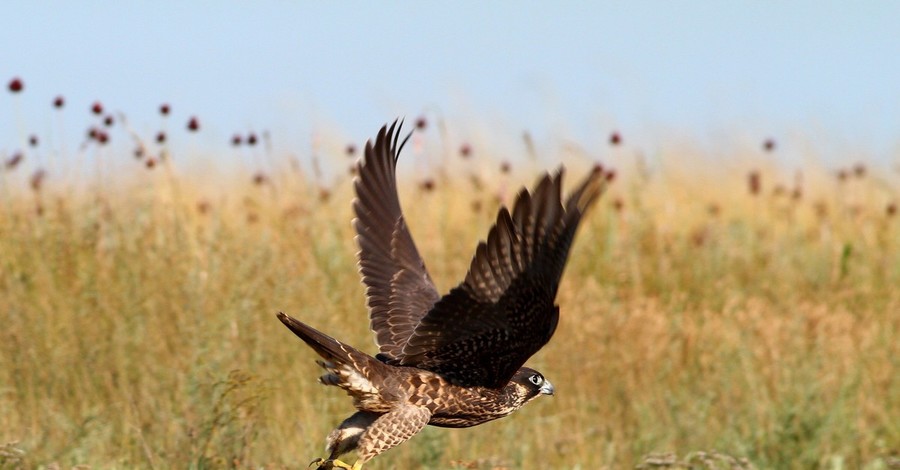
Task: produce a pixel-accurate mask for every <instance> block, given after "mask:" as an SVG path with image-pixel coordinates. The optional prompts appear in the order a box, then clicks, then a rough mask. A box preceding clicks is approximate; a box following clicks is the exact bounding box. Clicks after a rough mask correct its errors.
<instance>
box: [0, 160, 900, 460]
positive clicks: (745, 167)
mask: <svg viewBox="0 0 900 470" xmlns="http://www.w3.org/2000/svg"><path fill="white" fill-rule="evenodd" d="M620 157H621V158H620V160H622V161H621V162H619V163H620V164H621V168H623V169H624V170H625V172H624V173H625V174H624V175H623V177H622V178H620V180H619V181H617V182H616V184H615V185H614V188H613V190H612V192H611V194H609V195H608V196H606V197H605V198H604V199H603V200H602V202H601V203H600V204H599V206H598V207H597V208H596V210H595V211H594V212H593V214H592V215H591V217H590V218H589V221H588V222H587V224H586V226H585V227H583V230H581V232H580V235H579V238H578V240H577V243H576V246H575V249H574V252H573V254H572V259H571V262H570V265H569V268H568V270H567V272H566V275H565V276H564V278H563V284H562V287H561V290H560V295H559V303H560V304H561V306H562V312H563V316H562V322H561V325H560V328H559V330H558V331H557V334H556V336H555V338H554V339H553V341H552V342H551V343H550V345H548V347H547V348H545V349H544V350H543V351H541V352H540V353H539V354H538V355H537V356H535V357H534V358H533V359H532V361H531V363H530V364H531V365H533V366H535V367H537V368H539V369H540V370H541V371H542V372H544V373H545V375H547V376H548V377H549V378H550V380H552V381H553V382H554V384H555V385H556V387H557V390H558V394H557V396H556V397H555V398H553V399H542V400H538V401H537V402H535V403H533V404H531V405H529V406H528V407H526V408H525V409H524V410H522V411H520V412H519V413H517V414H515V415H513V416H512V417H509V418H506V419H503V420H500V421H497V422H494V423H490V424H487V425H483V426H479V427H476V428H472V429H469V430H446V429H435V428H428V429H426V431H425V432H423V433H422V435H420V436H418V437H416V438H415V439H414V440H413V441H412V442H411V443H409V444H407V445H404V446H401V447H400V448H397V449H395V450H393V451H391V452H390V453H388V454H385V455H384V456H383V457H381V458H379V459H376V460H375V461H373V462H372V463H371V464H370V465H369V466H368V467H371V468H372V469H373V470H376V469H386V468H425V467H428V468H448V467H449V468H485V469H488V468H523V469H539V468H549V467H555V468H581V469H596V468H628V467H634V466H637V465H642V468H760V469H763V468H788V469H793V468H797V469H801V468H803V469H805V468H867V469H881V468H892V467H891V466H893V468H897V466H898V465H900V464H898V454H900V367H898V366H900V341H898V340H897V338H898V335H900V314H898V312H900V289H898V286H900V216H896V215H895V216H888V215H887V214H886V212H885V207H886V205H887V204H888V203H889V202H890V201H892V200H893V201H896V200H897V196H898V193H897V189H896V188H897V186H896V181H895V180H896V178H895V177H893V178H894V179H893V180H891V178H892V176H891V175H889V174H883V175H879V174H877V172H876V171H873V170H870V171H869V173H868V174H866V175H863V176H861V177H854V176H851V177H849V178H848V179H847V180H846V181H843V182H840V181H837V180H836V179H835V178H834V177H833V175H830V174H827V173H826V172H824V171H822V170H817V169H816V168H808V169H806V170H805V171H806V172H807V177H806V184H805V186H804V187H803V194H802V195H801V198H800V199H793V198H792V197H791V195H790V194H789V193H785V194H783V195H775V194H772V188H771V187H769V186H767V185H768V183H769V182H770V181H773V180H776V179H778V178H780V175H779V173H778V171H777V170H775V169H766V170H764V171H763V172H762V175H761V177H762V182H763V184H764V186H763V188H764V189H763V192H762V194H760V195H757V196H752V195H750V194H748V191H747V184H746V181H745V178H746V174H747V171H749V169H751V168H754V167H755V163H754V162H753V161H752V158H748V160H749V163H747V164H735V165H734V168H731V169H722V170H720V171H718V172H712V171H700V168H701V166H702V165H701V164H700V162H697V164H696V165H693V168H692V165H691V164H690V163H688V164H684V163H683V160H684V159H683V158H682V159H681V160H682V161H681V163H679V165H678V166H677V167H671V168H669V167H667V166H666V165H665V162H662V163H660V164H658V165H656V166H655V167H654V169H653V171H651V172H644V171H642V170H641V169H640V168H639V167H638V168H637V169H634V170H629V166H628V162H627V156H621V155H620ZM409 158H413V157H412V156H409ZM478 158H485V157H483V156H482V157H478ZM581 163H584V162H581ZM759 166H762V167H764V165H759ZM572 167H573V168H572V171H571V173H573V174H578V173H579V170H583V169H584V168H585V167H586V165H584V164H581V165H580V166H579V164H578V163H577V162H576V163H574V164H573V165H572ZM458 170H459V169H458V168H456V167H455V166H451V167H450V169H448V171H446V172H444V173H441V172H438V173H437V174H438V175H444V176H438V177H437V178H436V188H435V189H434V191H426V190H424V189H421V188H420V187H418V186H414V184H413V183H415V182H414V181H413V180H412V178H409V177H406V178H405V181H406V182H407V183H408V184H407V185H406V186H405V189H406V191H404V193H403V195H404V198H403V199H404V200H405V206H406V208H407V214H408V218H409V220H410V224H411V226H412V230H413V232H414V234H415V235H416V237H417V239H418V240H419V243H420V249H421V251H423V253H424V256H425V257H426V261H428V263H429V267H430V269H431V271H432V274H433V275H434V277H435V279H436V280H437V282H438V284H439V286H441V287H442V288H444V289H446V288H449V287H450V286H451V285H452V284H453V283H454V282H455V281H456V280H458V279H460V278H461V277H462V275H463V273H464V270H465V269H466V267H467V263H468V259H469V256H470V255H471V252H472V249H473V248H474V246H475V242H476V241H477V240H478V239H479V237H481V236H482V235H483V234H484V233H486V229H487V227H488V224H489V222H490V219H491V217H492V213H493V211H494V209H495V208H496V202H495V199H496V198H495V195H496V194H497V188H501V187H502V188H507V189H506V190H505V191H506V193H505V194H506V196H507V197H508V196H509V188H512V187H515V186H517V185H518V184H520V183H529V184H530V182H531V180H532V179H533V176H534V174H535V172H534V171H532V170H530V169H529V170H522V171H519V172H514V173H513V174H512V175H499V174H498V175H494V176H490V177H485V178H483V181H482V182H481V184H482V189H475V188H473V187H472V186H471V181H470V180H469V179H468V178H466V177H462V176H459V177H448V176H446V174H461V173H462V172H460V171H458ZM144 173H145V174H142V175H140V176H138V177H137V179H136V180H134V181H132V182H131V183H119V184H113V183H111V182H109V181H108V180H107V181H106V182H105V183H103V184H102V185H99V186H96V187H94V188H93V189H89V190H84V191H74V190H66V189H63V188H62V187H59V188H54V187H52V186H51V185H45V187H44V188H43V189H42V190H41V191H40V193H39V197H40V204H41V207H42V213H41V214H40V215H38V214H37V213H36V211H35V207H36V206H35V205H36V200H35V197H36V195H35V194H34V193H32V192H31V191H30V190H28V189H22V190H19V189H18V188H26V186H25V185H15V186H14V185H13V183H12V180H11V178H12V176H11V175H12V172H7V173H6V178H7V179H6V180H4V182H3V183H2V184H3V192H2V193H0V197H2V199H0V211H2V216H0V324H2V327H0V444H4V443H8V444H6V445H4V446H0V468H37V467H43V468H50V467H52V466H54V465H58V466H59V467H60V468H71V467H73V466H77V465H87V466H90V467H92V468H137V467H140V468H170V467H174V468H187V467H190V468H221V467H241V468H245V467H246V468H249V467H254V468H260V467H265V468H286V467H290V468H301V467H304V466H305V464H306V463H307V462H308V461H309V460H311V459H312V458H314V457H317V456H320V454H321V450H322V446H323V441H324V436H325V435H326V434H327V433H328V431H329V430H330V429H331V428H332V427H333V426H334V425H335V424H337V423H338V422H339V421H340V420H341V419H343V418H344V417H345V416H346V415H348V414H349V413H350V412H351V405H350V401H349V400H348V399H347V398H346V397H345V396H344V395H343V394H342V393H340V391H338V390H335V389H325V388H323V387H321V386H319V385H318V384H316V382H315V378H316V377H317V376H318V374H319V371H318V370H317V368H316V366H315V364H314V363H313V359H314V355H313V353H312V352H311V351H310V350H309V349H308V348H306V347H305V346H304V345H302V344H301V343H300V342H299V341H296V338H294V337H293V335H291V334H290V333H289V332H288V331H286V330H285V329H284V327H283V326H282V325H281V324H280V323H279V322H278V321H277V320H276V319H275V317H274V313H275V312H276V311H279V310H283V311H285V312H288V313H290V314H292V315H294V316H297V317H299V318H302V319H304V320H306V321H308V322H310V323H311V324H313V325H315V326H317V327H319V328H321V329H323V330H324V331H326V332H330V333H332V334H334V335H336V336H337V337H339V338H341V339H343V340H345V341H347V342H349V343H351V344H355V345H358V346H361V347H363V348H368V349H369V350H370V351H371V350H372V349H373V348H372V347H371V344H372V339H371V335H370V334H369V333H368V331H367V324H366V321H365V310H364V300H363V289H362V287H361V285H360V284H359V278H358V275H357V272H356V269H355V257H354V253H355V247H354V245H353V242H352V233H351V228H350V224H349V220H350V210H349V201H350V197H351V194H350V186H349V184H348V182H347V181H346V180H343V181H342V182H339V183H338V184H336V185H335V186H333V187H330V188H329V191H330V195H331V197H330V198H328V199H327V200H325V201H323V200H322V199H321V197H320V196H321V194H320V188H319V187H318V186H317V183H315V182H314V181H312V180H313V179H314V178H309V177H306V176H304V175H303V174H301V173H299V172H296V171H290V170H286V171H284V172H281V173H280V176H277V177H274V178H270V179H268V180H266V181H263V182H262V184H260V185H254V184H252V183H251V181H247V182H246V184H244V181H243V180H242V181H240V182H236V181H234V180H229V181H227V182H228V183H231V184H225V185H222V186H220V188H219V189H209V190H205V191H201V190H199V189H197V188H200V187H203V185H202V184H206V185H207V186H208V185H209V184H210V181H198V180H197V179H196V178H191V177H188V176H179V177H175V176H174V175H173V174H170V175H168V176H166V175H165V173H164V172H160V171H158V170H157V171H156V172H149V173H148V172H144ZM520 173H521V175H528V176H521V175H519V174H520ZM488 174H490V173H488ZM517 175H519V176H517ZM246 179H247V180H250V178H249V177H248V178H246ZM200 180H202V178H201V179H200ZM891 181H893V182H891ZM201 183H202V184H201ZM212 183H213V184H215V183H221V182H219V181H216V182H212ZM60 186H62V185H60ZM413 195H414V196H415V197H413ZM476 200H477V201H479V204H480V207H481V209H480V211H474V210H473V202H474V201H476ZM677 455H681V456H683V457H677Z"/></svg>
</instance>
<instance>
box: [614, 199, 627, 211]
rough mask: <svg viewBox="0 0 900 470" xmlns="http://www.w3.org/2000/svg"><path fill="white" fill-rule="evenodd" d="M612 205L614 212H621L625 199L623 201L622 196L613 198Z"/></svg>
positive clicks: (623, 208)
mask: <svg viewBox="0 0 900 470" xmlns="http://www.w3.org/2000/svg"><path fill="white" fill-rule="evenodd" d="M612 206H613V209H614V210H615V211H616V212H622V211H623V210H625V201H623V200H622V198H620V197H617V198H615V199H613V201H612Z"/></svg>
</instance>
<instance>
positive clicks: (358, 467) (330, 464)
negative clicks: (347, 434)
mask: <svg viewBox="0 0 900 470" xmlns="http://www.w3.org/2000/svg"><path fill="white" fill-rule="evenodd" d="M313 465H315V466H316V468H317V469H323V470H328V469H333V468H341V469H343V470H362V463H360V462H356V463H355V464H353V466H352V467H351V466H350V465H349V464H347V463H345V462H342V461H340V460H338V459H329V460H325V459H323V458H321V457H320V458H318V459H316V460H313V461H312V462H310V463H309V465H307V468H309V467H312V466H313Z"/></svg>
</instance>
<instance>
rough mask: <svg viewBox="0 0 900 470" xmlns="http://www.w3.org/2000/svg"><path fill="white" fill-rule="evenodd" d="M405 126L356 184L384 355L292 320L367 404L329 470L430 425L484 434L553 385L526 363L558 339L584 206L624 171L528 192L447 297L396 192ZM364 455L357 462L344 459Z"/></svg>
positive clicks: (557, 181) (325, 463)
mask: <svg viewBox="0 0 900 470" xmlns="http://www.w3.org/2000/svg"><path fill="white" fill-rule="evenodd" d="M401 126H402V123H400V124H398V122H397V121H395V122H394V123H393V124H392V125H391V126H390V128H388V127H387V126H384V127H382V128H381V130H380V132H379V133H378V136H377V137H376V139H375V143H374V144H372V142H371V141H369V142H367V143H366V148H365V155H364V159H363V160H361V161H360V162H359V164H358V170H359V171H358V177H357V178H356V180H355V181H354V188H355V190H356V199H355V200H354V201H353V210H354V212H355V214H356V218H355V219H354V220H353V227H354V228H355V230H356V234H357V235H356V240H357V242H358V244H359V250H360V251H359V271H360V273H361V274H362V281H363V283H364V284H365V286H366V304H367V306H368V311H369V320H370V327H371V329H372V330H373V331H374V333H375V342H376V345H377V346H378V353H377V354H376V355H375V356H374V357H373V356H371V355H369V354H366V353H364V352H362V351H360V350H358V349H356V348H354V347H352V346H350V345H347V344H345V343H342V342H340V341H338V340H336V339H334V338H332V337H330V336H328V335H326V334H325V333H322V332H320V331H318V330H316V329H315V328H313V327H311V326H309V325H307V324H305V323H303V322H301V321H299V320H296V319H294V318H292V317H290V316H288V315H285V314H284V313H278V318H279V319H280V320H281V321H282V323H284V324H285V326H287V327H288V328H289V329H290V330H291V331H292V332H294V334H296V335H297V336H298V337H300V339H302V340H303V341H304V342H305V343H306V344H307V345H309V346H310V347H311V348H312V349H313V350H314V351H315V352H316V353H317V354H318V355H319V356H321V357H322V360H320V361H318V364H319V365H320V366H321V367H322V368H324V369H325V371H326V372H325V374H324V375H322V377H321V378H319V381H320V382H321V383H322V384H324V385H333V386H336V387H340V388H342V389H344V391H346V392H347V393H348V394H349V395H350V396H351V397H352V398H353V404H354V406H355V407H356V409H357V410H358V411H357V412H356V413H355V414H353V415H352V416H350V417H349V418H347V419H346V420H344V422H342V423H341V424H340V425H339V426H338V427H337V428H336V429H334V430H333V431H332V432H331V433H330V434H329V435H328V437H327V439H326V448H325V450H326V452H327V453H328V455H329V456H328V458H327V459H322V458H319V459H316V460H314V461H313V464H318V466H319V467H320V468H335V467H336V468H342V469H347V470H359V469H361V468H362V466H363V465H364V464H365V463H366V462H367V461H369V460H370V459H372V458H373V457H375V456H377V455H378V454H381V453H382V452H385V451H386V450H388V449H391V448H393V447H395V446H397V445H399V444H402V443H403V442H405V441H406V440H408V439H410V438H411V437H413V436H414V435H415V434H416V433H418V432H419V431H421V430H422V428H424V427H425V426H426V425H429V424H430V425H432V426H441V427H449V428H464V427H469V426H475V425H478V424H481V423H485V422H487V421H491V420H494V419H497V418H502V417H504V416H507V415H509V414H510V413H512V412H514V411H516V410H518V409H519V408H521V407H522V406H524V405H525V404H526V403H528V402H530V401H531V400H534V399H535V398H537V397H539V396H541V395H553V385H552V384H551V383H550V381H548V380H547V379H545V378H544V376H543V375H541V373H540V372H538V371H536V370H534V369H531V368H528V367H524V364H525V361H527V360H528V358H529V357H531V356H532V355H533V354H534V353H536V352H537V351H538V350H539V349H541V347H543V346H544V345H545V344H547V342H548V341H549V340H550V337H551V336H553V332H554V331H555V330H556V326H557V323H558V321H559V307H558V306H557V305H556V304H555V298H556V292H557V289H558V287H559V281H560V278H561V277H562V272H563V268H564V267H565V264H566V259H567V258H568V255H569V248H570V247H571V245H572V240H573V238H574V237H575V231H576V229H577V228H578V224H579V223H580V222H581V220H582V218H583V217H584V214H585V212H586V211H587V210H588V209H589V208H590V207H591V205H592V204H593V203H594V202H595V201H596V200H597V198H599V197H600V195H601V194H602V193H603V191H604V190H605V189H606V187H607V185H608V183H609V182H610V181H611V180H612V179H613V172H611V171H607V170H604V169H603V168H602V167H601V166H600V165H596V166H595V167H594V168H593V170H592V171H591V172H590V173H589V174H588V175H587V176H586V177H585V178H584V180H583V181H582V182H581V183H580V184H578V185H577V187H576V188H575V189H574V190H573V191H572V192H571V193H570V194H569V195H568V197H566V198H565V200H563V198H562V194H561V193H562V179H563V172H564V171H563V168H562V167H560V169H559V170H557V171H556V172H554V173H552V174H550V173H547V174H544V175H543V177H541V178H540V180H539V182H538V183H537V185H536V187H535V188H534V190H533V191H531V192H529V191H528V190H527V189H522V190H521V191H520V192H519V193H518V195H517V197H516V200H515V203H514V205H513V208H512V211H510V210H508V209H507V208H506V207H502V208H501V209H500V211H499V213H498V214H497V220H496V222H495V223H494V225H493V227H492V228H491V229H490V231H489V232H488V236H487V240H486V241H482V242H480V243H479V244H478V247H477V249H476V250H475V256H474V258H473V259H472V262H471V265H470V267H469V271H468V273H467V274H466V278H465V280H464V281H463V282H462V283H460V284H459V285H458V286H457V287H455V288H453V289H452V290H451V291H450V292H449V293H447V294H446V295H443V296H441V295H440V294H439V293H438V291H437V288H436V287H435V285H434V282H432V280H431V276H429V274H428V271H427V270H426V269H425V263H424V262H423V261H422V258H421V256H419V251H418V250H417V249H416V245H415V243H414V242H413V239H412V236H411V234H410V232H409V228H408V227H407V225H406V220H405V219H404V217H403V212H402V211H401V209H400V201H399V198H398V196H397V180H396V165H397V158H398V156H399V154H400V151H401V150H402V148H403V146H404V144H406V142H407V141H408V140H409V137H410V135H412V134H411V133H410V134H408V135H407V136H406V138H405V139H403V140H402V141H401V140H400V128H401ZM351 451H356V454H357V457H358V460H356V462H355V463H354V464H353V465H352V466H350V465H349V464H347V463H345V462H343V461H341V460H338V458H339V457H340V456H342V455H343V454H346V453H348V452H351Z"/></svg>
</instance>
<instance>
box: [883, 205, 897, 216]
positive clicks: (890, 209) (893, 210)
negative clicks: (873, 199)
mask: <svg viewBox="0 0 900 470" xmlns="http://www.w3.org/2000/svg"><path fill="white" fill-rule="evenodd" d="M884 213H885V214H886V215H887V216H888V217H893V216H895V215H897V203H896V202H890V203H888V205H887V207H885V208H884Z"/></svg>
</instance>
